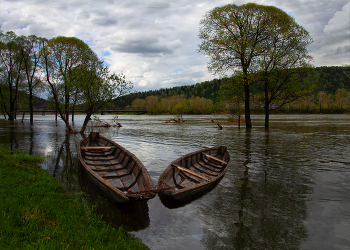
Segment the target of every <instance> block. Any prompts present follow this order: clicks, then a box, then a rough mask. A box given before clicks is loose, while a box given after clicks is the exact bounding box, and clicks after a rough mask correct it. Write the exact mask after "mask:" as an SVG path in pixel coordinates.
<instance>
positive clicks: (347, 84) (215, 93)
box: [114, 66, 350, 107]
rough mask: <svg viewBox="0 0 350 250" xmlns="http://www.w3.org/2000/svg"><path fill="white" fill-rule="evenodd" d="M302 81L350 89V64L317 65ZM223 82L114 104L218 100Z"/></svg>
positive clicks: (325, 88)
mask: <svg viewBox="0 0 350 250" xmlns="http://www.w3.org/2000/svg"><path fill="white" fill-rule="evenodd" d="M301 81H303V82H304V84H307V85H309V86H315V90H317V91H320V90H322V91H325V92H326V93H327V94H335V92H336V91H337V89H340V88H345V89H347V90H350V66H332V67H326V66H323V67H317V68H315V69H313V71H312V72H311V74H310V76H308V77H307V78H303V79H301ZM221 82H222V79H213V80H211V81H205V82H202V83H197V84H194V85H186V86H181V87H173V88H166V89H163V88H161V89H159V90H150V91H145V92H136V93H131V94H129V95H125V96H123V97H120V98H118V99H117V100H116V101H115V102H114V106H116V107H126V106H131V103H132V101H133V100H135V99H136V98H139V99H146V97H147V96H152V95H153V96H157V97H158V98H159V99H161V98H165V97H170V96H177V95H184V96H185V97H186V99H188V98H190V97H191V96H198V97H204V98H206V99H210V100H212V101H214V102H217V101H219V99H220V95H219V91H220V86H221ZM260 91H261V90H260V89H259V87H258V86H256V85H252V86H251V93H252V94H253V95H256V94H258V93H259V92H260ZM221 97H222V96H221Z"/></svg>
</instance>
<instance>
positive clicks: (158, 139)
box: [0, 115, 350, 250]
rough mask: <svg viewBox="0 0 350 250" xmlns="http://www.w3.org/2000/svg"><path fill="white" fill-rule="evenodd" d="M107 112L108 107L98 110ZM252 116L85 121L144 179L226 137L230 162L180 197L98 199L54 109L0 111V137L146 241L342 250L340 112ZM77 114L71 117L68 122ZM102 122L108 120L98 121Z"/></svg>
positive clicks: (344, 159)
mask: <svg viewBox="0 0 350 250" xmlns="http://www.w3.org/2000/svg"><path fill="white" fill-rule="evenodd" d="M101 118H103V119H112V118H113V117H112V116H103V117H101ZM271 118H272V119H271V127H270V129H268V130H265V129H264V127H263V117H262V116H253V121H254V122H255V123H256V124H253V126H254V127H253V128H252V129H250V130H246V129H245V128H241V129H238V127H237V126H236V125H235V124H229V123H225V122H221V123H220V124H222V125H223V130H217V129H216V127H215V126H213V124H212V123H210V116H190V117H185V119H186V122H185V123H182V124H164V123H163V122H164V121H165V120H167V119H169V117H168V116H119V122H120V123H121V124H122V125H123V127H122V128H110V129H108V128H91V127H90V128H89V130H88V131H87V133H89V132H90V131H91V130H94V131H98V132H100V134H102V135H104V136H106V137H108V138H112V139H113V140H114V141H116V142H117V143H120V144H121V145H122V146H124V147H125V148H126V149H128V150H129V151H131V152H133V153H134V154H135V155H136V156H137V157H138V158H139V159H140V160H141V161H142V162H143V163H144V165H145V166H146V168H147V170H148V171H149V173H150V175H151V177H152V180H153V181H154V183H157V181H158V178H159V175H160V174H161V173H162V172H163V171H164V169H165V168H166V167H167V166H168V164H169V163H170V162H172V161H173V160H175V159H177V158H179V157H180V156H182V155H184V154H186V153H188V152H191V151H194V150H198V149H201V148H203V147H213V146H219V145H226V146H227V148H228V150H229V152H230V155H231V166H230V167H229V170H228V171H227V173H226V175H225V177H224V178H223V179H222V180H221V182H220V183H219V184H218V186H217V187H215V188H214V189H213V190H211V191H210V192H209V193H207V194H205V195H203V196H202V197H198V199H196V200H194V201H192V202H190V203H188V204H175V203H173V202H168V201H164V200H163V199H162V197H158V196H157V197H155V198H154V199H152V200H150V201H148V203H143V204H141V203H138V204H134V205H132V206H119V205H115V204H112V203H110V202H109V201H108V200H107V199H105V198H103V197H102V198H101V195H100V193H99V191H98V190H96V189H95V188H94V186H93V185H91V183H89V182H88V180H86V178H85V177H84V171H82V170H83V169H81V168H79V161H78V159H77V152H76V148H77V144H78V142H79V141H80V140H81V135H80V134H77V135H70V134H66V133H65V126H64V124H63V123H62V122H60V121H57V122H56V121H55V120H54V116H51V117H50V116H48V115H47V116H45V117H41V116H40V117H35V119H34V124H33V125H30V124H29V121H26V120H25V121H24V124H22V123H21V122H17V121H15V122H13V123H11V122H9V121H5V120H2V119H0V143H1V144H5V145H7V146H8V147H9V148H10V149H12V150H14V149H17V148H22V149H23V150H24V151H25V152H26V153H29V154H41V155H42V156H43V157H44V158H45V161H44V163H43V164H42V167H43V168H44V169H47V170H48V172H49V173H50V174H51V175H52V176H54V177H55V178H56V179H57V180H59V181H60V182H62V183H63V184H64V185H65V186H66V187H67V189H68V190H70V191H71V192H79V193H80V192H82V191H83V192H84V193H86V195H87V202H88V203H89V204H91V205H94V206H96V207H97V213H98V214H99V215H101V216H102V217H103V219H104V220H106V221H107V222H108V223H110V224H111V225H113V226H115V227H118V226H119V225H123V226H124V227H126V228H128V230H130V231H131V232H132V234H134V235H136V236H137V237H138V238H140V239H141V240H142V241H143V242H145V243H146V244H147V245H148V246H149V247H150V248H151V249H164V248H166V249H188V248H191V249H193V250H194V249H218V248H221V249H321V248H324V249H334V248H339V249H346V247H348V246H349V245H350V240H349V239H350V232H349V230H348V228H349V227H350V215H349V213H348V211H349V210H350V183H349V181H348V180H349V179H350V147H349V143H348V142H349V141H350V115H339V116H337V115H336V116H322V115H319V116H317V115H312V116H298V115H295V116H272V117H271ZM82 120H83V117H82V116H76V119H75V125H76V126H79V125H80V124H81V123H82ZM107 121H108V120H107Z"/></svg>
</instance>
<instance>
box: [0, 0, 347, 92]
mask: <svg viewBox="0 0 350 250" xmlns="http://www.w3.org/2000/svg"><path fill="white" fill-rule="evenodd" d="M248 2H254V3H257V4H264V5H272V6H276V7H278V8H280V9H282V10H283V11H285V12H286V13H288V14H289V15H291V16H293V17H294V19H295V21H296V22H297V23H298V24H299V25H301V26H303V27H304V28H305V29H306V30H307V31H308V32H309V33H310V35H311V37H312V38H313V40H314V42H313V43H312V44H311V45H310V46H309V47H308V51H309V54H310V55H311V56H312V57H313V58H314V61H313V65H314V66H342V65H349V64H350V0H318V1H316V0H255V1H254V0H252V1H247V0H114V1H113V0H99V1H97V0H95V1H93V0H69V1H63V0H55V1H53V0H46V1H45V0H0V24H1V30H2V31H3V32H6V31H14V32H15V33H16V34H17V35H26V36H28V35H36V36H40V37H45V38H48V39H50V38H53V37H57V36H66V37H77V38H79V39H81V40H83V41H84V42H85V43H86V44H88V45H89V46H90V48H91V49H92V50H93V51H94V52H95V53H96V54H97V55H98V57H99V58H100V59H101V60H104V61H105V63H106V64H107V65H108V66H109V67H110V69H111V71H113V72H115V73H123V74H125V76H126V78H127V80H130V81H131V82H133V85H134V90H135V91H147V90H157V89H160V88H171V87H175V86H183V85H192V84H196V83H200V82H203V81H207V80H212V79H214V78H220V76H219V75H212V74H210V73H209V72H208V70H207V63H208V62H209V59H208V58H206V57H205V56H204V55H202V54H200V53H198V45H199V44H200V43H201V40H200V39H199V38H198V34H199V22H200V20H201V19H202V18H203V16H204V15H205V14H206V12H208V11H210V10H212V9H213V8H215V7H217V6H223V5H226V4H236V5H242V4H245V3H248Z"/></svg>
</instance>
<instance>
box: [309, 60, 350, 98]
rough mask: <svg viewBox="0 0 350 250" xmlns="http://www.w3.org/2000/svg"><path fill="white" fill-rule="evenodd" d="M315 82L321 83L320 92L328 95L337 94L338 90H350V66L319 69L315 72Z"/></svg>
mask: <svg viewBox="0 0 350 250" xmlns="http://www.w3.org/2000/svg"><path fill="white" fill-rule="evenodd" d="M314 76H315V77H314V78H313V80H314V81H315V82H319V86H320V90H322V91H325V92H326V93H327V94H333V95H334V94H335V92H336V91H337V89H342V88H345V89H346V90H350V66H344V67H339V66H332V67H326V66H323V67H318V68H315V71H314Z"/></svg>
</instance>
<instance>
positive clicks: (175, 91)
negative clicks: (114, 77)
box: [114, 79, 221, 107]
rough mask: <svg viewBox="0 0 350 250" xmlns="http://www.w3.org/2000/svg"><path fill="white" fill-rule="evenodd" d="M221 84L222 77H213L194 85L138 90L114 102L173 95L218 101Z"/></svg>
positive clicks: (123, 104)
mask: <svg viewBox="0 0 350 250" xmlns="http://www.w3.org/2000/svg"><path fill="white" fill-rule="evenodd" d="M220 85H221V79H213V80H211V81H205V82H202V83H197V84H193V85H185V86H180V87H173V88H166V89H163V88H161V89H159V90H149V91H144V92H136V93H131V94H129V95H126V96H123V97H119V98H118V100H116V101H115V102H114V105H115V106H116V107H126V106H131V103H132V101H133V100H135V99H136V98H139V99H146V97H147V96H157V97H158V98H159V99H161V98H166V97H171V96H178V95H184V96H185V97H186V99H188V98H190V97H192V96H198V97H204V98H206V99H210V100H212V101H217V98H218V92H219V90H220Z"/></svg>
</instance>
